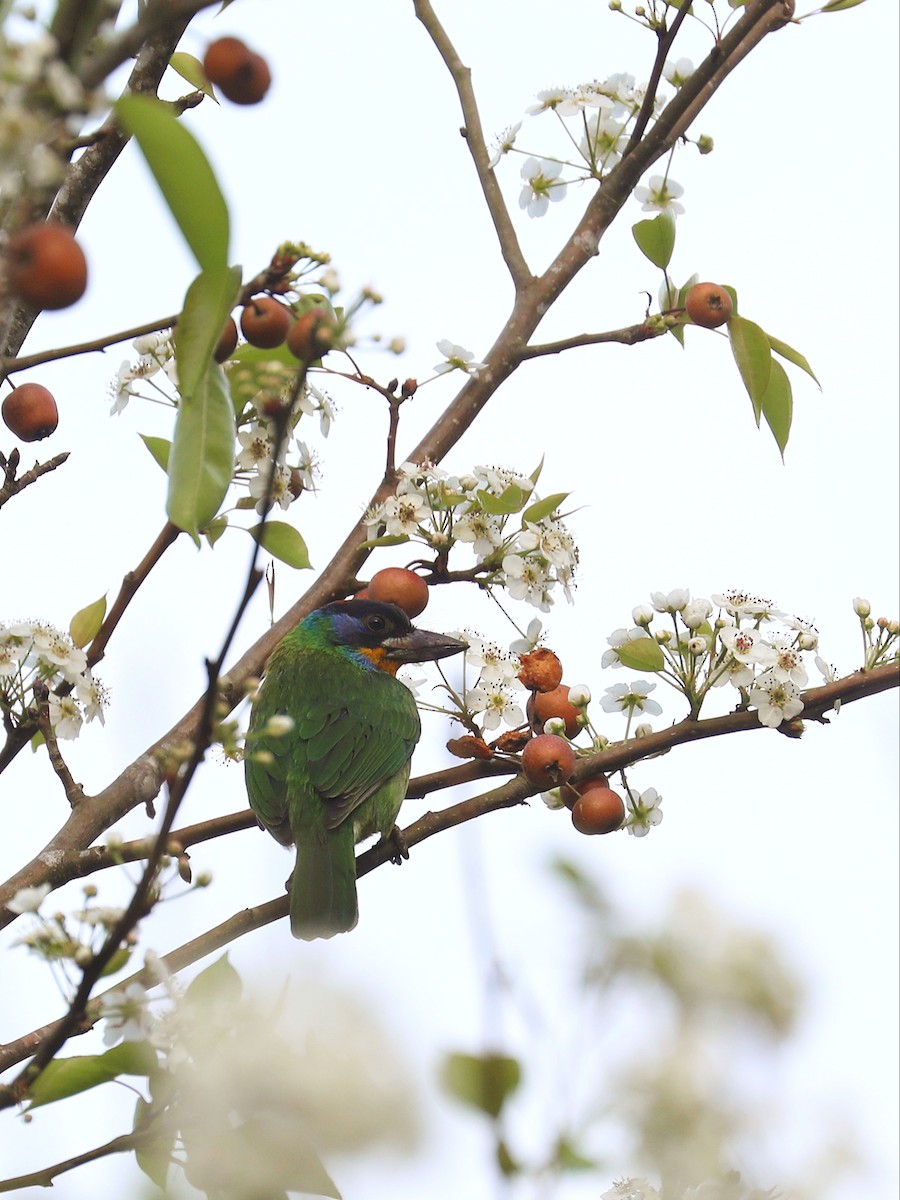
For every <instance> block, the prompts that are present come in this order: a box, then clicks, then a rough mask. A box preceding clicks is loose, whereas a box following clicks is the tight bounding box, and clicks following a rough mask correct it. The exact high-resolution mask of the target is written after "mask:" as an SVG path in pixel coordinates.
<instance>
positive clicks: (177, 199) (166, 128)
mask: <svg viewBox="0 0 900 1200" xmlns="http://www.w3.org/2000/svg"><path fill="white" fill-rule="evenodd" d="M115 109H116V113H117V115H118V117H119V119H120V121H121V123H122V124H123V125H124V127H125V129H126V130H127V131H128V132H129V133H131V134H133V135H134V137H135V139H136V141H137V143H138V145H139V146H140V148H141V150H142V151H143V154H144V157H145V158H146V160H147V164H148V166H149V167H150V170H151V171H152V172H153V175H154V177H155V179H156V182H157V183H158V184H159V187H160V190H161V192H162V194H163V197H164V198H165V201H166V203H167V204H168V206H169V210H170V212H171V213H172V216H173V217H174V218H175V220H176V221H177V223H178V228H179V229H180V230H181V232H182V233H183V234H184V237H185V240H186V241H187V244H188V245H189V246H190V248H191V250H192V251H193V253H194V257H195V258H196V259H197V262H198V263H199V264H200V266H201V268H203V269H213V268H216V267H218V268H223V267H224V266H225V265H226V263H227V262H228V239H229V219H228V207H227V205H226V204H225V199H224V197H223V195H222V192H221V190H220V188H219V185H218V183H217V182H216V177H215V175H214V174H213V169H212V167H211V166H210V165H209V162H208V160H207V158H206V155H205V154H204V153H203V151H202V150H201V149H200V147H199V145H198V144H197V142H196V140H195V138H194V137H193V135H192V134H190V133H189V132H188V131H187V129H185V127H184V126H183V125H182V124H181V122H180V121H179V120H178V118H177V117H176V116H175V113H174V109H173V108H172V106H171V105H169V104H165V103H164V102H163V101H161V100H156V99H154V98H152V97H150V96H123V97H122V98H121V99H120V100H117V101H116V104H115Z"/></svg>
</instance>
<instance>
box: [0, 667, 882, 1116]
mask: <svg viewBox="0 0 900 1200" xmlns="http://www.w3.org/2000/svg"><path fill="white" fill-rule="evenodd" d="M898 686H900V664H898V663H887V664H885V665H883V666H880V667H875V668H874V669H873V670H871V671H856V672H854V673H853V674H852V675H847V676H845V677H844V678H843V679H839V680H836V681H835V682H834V683H828V684H825V685H824V686H823V687H819V688H810V689H808V690H807V691H805V692H804V693H803V702H804V709H803V714H802V717H803V719H804V720H822V719H823V718H824V717H825V714H826V713H828V712H830V711H832V710H833V709H834V708H835V705H836V704H852V703H854V702H855V701H857V700H862V699H864V698H866V697H867V696H874V695H877V694H878V693H880V692H884V691H887V690H889V689H891V688H896V687H898ZM765 728H766V726H764V725H761V724H760V723H759V717H758V715H757V713H756V711H755V710H754V709H740V710H738V711H736V712H731V713H726V714H725V715H724V716H720V717H708V718H705V719H703V720H690V719H688V720H684V721H679V722H678V723H677V724H675V725H672V726H670V727H669V728H668V729H663V730H660V731H659V732H657V733H652V734H650V735H649V736H648V737H644V738H632V739H629V740H628V741H627V742H617V743H615V744H613V745H611V746H609V747H608V748H607V749H606V750H603V751H599V752H598V753H596V754H591V755H585V756H583V757H581V758H579V760H578V766H577V768H576V771H575V774H574V777H573V779H574V781H575V782H579V781H581V780H584V779H589V778H592V777H593V776H595V775H598V774H601V773H602V774H610V773H612V772H613V771H618V770H621V769H622V768H623V767H628V766H631V765H632V764H634V763H635V762H638V761H641V760H642V759H646V758H652V757H654V756H656V755H658V754H663V753H665V752H667V751H668V750H671V749H673V747H675V746H678V745H687V744H688V743H690V742H695V741H702V740H705V739H707V738H712V737H722V736H723V735H724V734H733V733H745V732H747V731H749V730H763V729H765ZM510 765H511V764H508V763H506V762H504V763H503V765H502V769H503V770H504V771H505V770H507V769H509V767H510ZM493 770H496V771H497V772H498V773H499V771H500V770H501V768H500V767H496V768H491V766H490V764H489V763H466V764H463V765H462V766H460V767H453V768H450V770H448V771H446V772H439V773H437V774H436V775H433V776H422V777H421V778H420V779H419V780H418V781H414V783H413V785H411V788H410V790H409V791H408V792H407V795H408V796H412V795H418V794H424V793H425V791H426V790H431V785H432V784H433V783H434V782H435V781H437V780H441V779H442V778H443V780H447V779H448V778H452V782H453V783H459V782H463V781H464V779H477V778H479V777H480V776H479V771H481V772H484V773H493ZM417 785H418V786H417ZM441 786H443V783H441ZM540 790H541V789H540V788H536V787H535V786H534V785H532V784H530V783H529V782H528V781H527V780H526V779H525V778H524V776H521V775H520V776H517V778H516V779H513V780H510V782H508V783H505V784H502V785H501V786H500V787H498V788H495V789H493V790H492V791H489V792H484V793H482V794H481V795H478V796H473V797H471V798H470V799H467V800H462V801H460V802H459V803H457V804H452V805H449V806H448V807H447V808H443V809H440V810H438V811H437V812H427V813H425V814H423V816H421V817H420V818H419V819H418V820H417V821H414V822H413V823H412V824H411V825H409V826H407V828H406V829H404V830H403V840H404V842H405V843H406V845H407V846H410V847H411V846H416V845H418V844H419V843H421V842H424V841H426V840H427V839H428V838H430V837H434V836H435V835H436V834H438V833H443V832H445V831H446V830H448V829H453V828H455V827H456V826H458V825H462V824H465V823H466V822H468V821H472V820H476V819H477V818H479V817H482V816H485V815H487V814H488V813H491V812H499V811H500V810H502V809H505V808H513V807H516V806H518V805H520V804H525V803H527V801H528V800H529V799H530V798H531V797H533V796H534V795H536V794H537V793H538V792H539V791H540ZM241 816H242V814H240V813H235V814H232V816H231V817H229V818H223V820H226V821H235V822H237V821H238V820H239V818H241ZM209 825H210V827H212V825H213V823H212V822H210V823H209ZM236 827H240V828H243V827H244V826H243V823H240V824H237V825H236ZM189 828H200V827H199V826H196V827H186V829H185V830H184V831H182V835H184V834H185V833H187V830H188V829H189ZM176 836H178V835H175V834H172V835H171V837H173V838H174V837H176ZM212 836H216V835H212ZM392 853H394V850H393V848H392V846H391V845H390V843H389V842H387V841H380V842H378V843H376V845H374V846H373V847H372V848H371V849H369V850H365V851H363V852H362V853H361V854H359V855H358V857H357V860H356V861H357V871H356V873H357V876H358V877H359V878H362V876H364V875H367V874H369V872H370V871H374V870H375V869H376V868H377V867H380V866H381V865H382V864H383V863H385V862H388V861H389V860H390V858H391V855H392ZM287 911H288V897H287V895H285V896H279V897H278V898H277V899H275V900H269V901H267V902H266V903H265V904H261V905H257V906H256V907H255V908H245V909H242V910H240V911H239V912H237V913H235V914H234V915H233V916H231V917H229V918H228V919H227V920H225V921H223V922H221V923H220V924H219V925H216V926H215V927H214V928H213V929H210V930H207V931H206V932H205V933H203V934H200V935H199V936H198V937H195V938H192V939H191V940H190V941H189V942H185V943H184V944H183V945H181V946H179V947H177V949H175V950H172V951H170V952H169V953H168V954H166V955H165V956H164V957H163V958H162V960H161V961H162V963H163V965H164V966H165V967H166V968H167V969H168V970H169V971H171V972H173V973H174V972H177V971H180V970H183V969H184V968H185V967H187V966H190V965H191V964H192V963H195V962H198V961H199V960H200V959H202V958H204V957H206V956H207V955H209V954H212V953H213V952H214V951H215V950H219V949H221V948H222V947H223V946H227V945H229V944H230V943H231V942H233V941H235V940H236V939H237V938H239V937H243V936H244V934H246V933H250V932H251V931H252V930H255V929H260V928H262V927H263V926H264V925H268V924H271V922H272V921H277V920H281V919H282V918H283V917H285V916H287ZM154 982H155V979H154V978H153V976H152V975H151V974H150V973H149V972H148V971H147V970H146V969H145V970H142V971H139V972H137V973H136V974H134V975H132V976H130V977H129V978H128V979H124V980H122V981H121V982H119V983H117V984H116V985H115V987H112V988H110V989H108V991H107V992H104V993H103V994H102V995H100V996H96V997H94V998H93V999H92V1000H91V1001H90V1002H89V1003H88V1004H87V1005H86V1006H85V1011H84V1016H83V1018H82V1020H81V1021H80V1022H79V1023H78V1024H77V1026H76V1027H75V1028H74V1029H72V1030H70V1031H69V1032H70V1033H73V1032H78V1033H83V1032H86V1031H87V1030H88V1029H90V1028H91V1027H92V1026H93V1024H94V1023H95V1022H96V1020H97V1018H98V1016H99V1011H100V1007H101V1005H102V1002H103V1000H104V998H105V997H106V996H108V995H109V994H110V993H111V992H114V991H119V990H120V989H122V988H124V987H127V985H128V984H130V983H142V984H144V985H145V986H147V987H150V986H152V985H153V983H154ZM60 1024H61V1022H60V1021H54V1022H51V1023H50V1024H48V1025H44V1026H42V1027H41V1028H40V1029H35V1030H32V1031H31V1032H30V1033H27V1034H24V1035H23V1036H22V1037H20V1038H17V1039H16V1040H15V1041H12V1042H8V1043H6V1044H5V1045H0V1072H2V1071H5V1070H6V1069H8V1068H9V1067H12V1066H15V1065H16V1064H17V1063H19V1062H22V1061H23V1060H24V1059H26V1058H28V1057H29V1056H30V1055H32V1054H34V1053H35V1052H36V1050H37V1049H38V1047H41V1046H42V1045H43V1044H44V1040H45V1039H46V1038H51V1037H54V1036H55V1033H56V1031H57V1029H58V1027H59V1025H60ZM0 1096H2V1092H0Z"/></svg>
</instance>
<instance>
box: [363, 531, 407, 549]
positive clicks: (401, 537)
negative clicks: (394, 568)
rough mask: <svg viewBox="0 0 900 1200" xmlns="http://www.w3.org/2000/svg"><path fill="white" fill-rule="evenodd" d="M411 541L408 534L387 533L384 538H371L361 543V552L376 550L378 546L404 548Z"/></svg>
mask: <svg viewBox="0 0 900 1200" xmlns="http://www.w3.org/2000/svg"><path fill="white" fill-rule="evenodd" d="M408 541H409V534H408V533H386V534H384V535H383V536H382V537H377V538H370V540H369V541H368V542H361V543H360V547H359V548H360V550H374V549H375V548H376V546H402V545H403V544H404V542H408Z"/></svg>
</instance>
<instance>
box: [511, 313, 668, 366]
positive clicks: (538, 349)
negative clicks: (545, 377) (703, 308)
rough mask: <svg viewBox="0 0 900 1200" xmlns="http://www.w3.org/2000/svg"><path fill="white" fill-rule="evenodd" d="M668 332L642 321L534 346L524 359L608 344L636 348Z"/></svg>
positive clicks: (526, 350)
mask: <svg viewBox="0 0 900 1200" xmlns="http://www.w3.org/2000/svg"><path fill="white" fill-rule="evenodd" d="M668 332H669V331H668V329H666V328H665V327H662V326H660V327H658V328H657V327H656V326H653V325H648V324H647V322H646V321H642V322H641V323H640V325H626V326H625V327H624V328H623V329H608V330H606V331H605V332H604V333H579V334H576V335H575V336H574V337H567V338H560V340H559V341H558V342H544V343H543V345H540V344H532V345H530V346H526V347H525V349H524V350H523V351H522V359H523V361H524V360H525V359H529V358H541V357H543V356H544V355H547V354H562V353H563V351H565V350H574V349H577V348H578V347H579V346H599V345H603V344H604V343H606V342H617V343H618V344H619V345H622V346H636V345H637V344H638V343H639V342H647V341H651V340H652V339H653V338H657V337H662V335H663V334H665V333H668Z"/></svg>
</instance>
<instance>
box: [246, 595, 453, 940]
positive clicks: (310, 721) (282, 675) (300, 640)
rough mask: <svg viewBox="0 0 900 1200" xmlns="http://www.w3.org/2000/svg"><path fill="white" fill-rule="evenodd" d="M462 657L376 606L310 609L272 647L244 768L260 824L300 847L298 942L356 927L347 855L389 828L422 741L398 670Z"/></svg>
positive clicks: (294, 911)
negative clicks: (411, 763)
mask: <svg viewBox="0 0 900 1200" xmlns="http://www.w3.org/2000/svg"><path fill="white" fill-rule="evenodd" d="M465 648H466V647H465V642H461V641H458V640H457V639H456V638H451V637H444V636H443V635H441V634H437V633H429V632H428V631H426V630H424V629H415V628H413V626H412V625H411V624H410V621H409V618H408V617H407V616H406V614H405V613H404V612H403V610H402V609H400V608H398V607H397V606H396V605H394V604H381V603H378V602H376V601H373V600H347V601H340V602H337V603H335V604H328V605H326V606H325V607H324V608H319V609H316V610H315V612H312V613H310V614H309V616H308V617H306V618H305V619H304V620H303V621H301V622H300V624H299V625H297V626H296V628H294V629H293V630H292V631H291V632H290V633H289V634H288V635H287V636H286V637H285V638H284V639H283V640H282V641H281V642H280V643H279V644H278V646H277V647H276V649H275V651H274V653H273V654H272V657H271V659H270V660H269V664H268V667H267V670H266V676H265V679H264V680H263V682H262V684H261V686H260V688H259V691H258V693H257V696H256V699H255V700H254V703H253V709H252V712H251V714H250V727H249V729H248V732H247V744H246V752H245V758H244V767H245V775H246V781H247V791H248V793H249V796H250V806H251V808H252V809H253V811H254V812H255V813H256V815H257V817H258V818H259V820H260V822H261V823H262V824H263V825H264V826H265V828H266V829H268V831H269V832H270V833H271V834H272V835H273V837H275V838H277V840H278V841H279V842H281V844H282V845H284V846H290V845H291V844H292V843H293V844H296V847H297V861H296V864H295V866H294V871H293V874H292V875H291V879H290V884H289V887H290V914H291V932H292V933H293V935H294V937H298V938H304V939H305V940H307V941H311V940H312V939H313V938H320V937H322V938H327V937H331V936H332V935H333V934H335V933H343V932H344V931H345V930H348V929H352V928H353V927H354V925H355V924H356V922H357V919H358V915H359V914H358V910H357V903H356V855H355V851H354V846H355V845H356V843H357V842H359V841H361V840H362V839H363V838H366V837H369V836H371V835H372V834H375V833H380V834H381V835H382V837H388V836H390V834H391V832H392V830H393V828H394V821H395V820H396V817H397V813H398V812H399V810H400V805H401V803H402V802H403V798H404V796H405V795H406V784H407V782H408V780H409V770H410V759H411V758H412V753H413V750H414V748H415V745H416V743H417V742H418V740H419V735H420V733H421V725H420V722H419V713H418V710H417V709H416V702H415V699H414V697H413V695H412V692H410V690H409V689H408V688H407V687H406V686H405V685H404V684H403V683H401V682H400V680H399V679H397V678H395V676H396V673H397V669H398V668H399V667H400V666H402V665H403V664H404V663H413V662H427V661H430V660H432V659H439V658H445V657H447V656H448V655H450V654H458V653H459V652H461V651H462V650H464V649H465ZM285 718H287V719H285Z"/></svg>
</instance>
